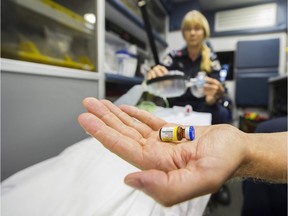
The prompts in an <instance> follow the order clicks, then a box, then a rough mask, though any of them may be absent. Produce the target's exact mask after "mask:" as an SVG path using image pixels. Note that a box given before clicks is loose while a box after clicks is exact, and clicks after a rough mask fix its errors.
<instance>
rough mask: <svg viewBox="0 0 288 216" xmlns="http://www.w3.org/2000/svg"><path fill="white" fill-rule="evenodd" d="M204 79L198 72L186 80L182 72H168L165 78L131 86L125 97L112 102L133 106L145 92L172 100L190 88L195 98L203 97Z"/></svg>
mask: <svg viewBox="0 0 288 216" xmlns="http://www.w3.org/2000/svg"><path fill="white" fill-rule="evenodd" d="M205 77H206V73H205V72H198V74H197V76H196V77H195V78H190V79H187V77H186V76H185V75H184V73H183V72H182V71H177V70H174V71H169V72H168V74H166V75H165V76H161V77H157V78H154V79H151V80H148V81H147V82H143V83H142V84H141V85H135V86H133V87H132V88H131V89H130V90H129V91H128V92H127V93H126V94H125V95H123V96H121V97H120V98H118V99H117V100H116V101H114V104H115V105H117V106H118V105H121V104H126V105H132V106H135V105H136V104H137V103H138V101H139V99H140V98H141V96H142V94H143V93H144V92H146V91H147V92H149V93H150V94H153V95H155V96H159V97H162V98H172V97H179V96H181V95H183V94H185V92H186V89H187V88H190V91H191V93H192V94H193V95H194V96H195V97H198V98H200V97H204V95H205V94H204V84H205Z"/></svg>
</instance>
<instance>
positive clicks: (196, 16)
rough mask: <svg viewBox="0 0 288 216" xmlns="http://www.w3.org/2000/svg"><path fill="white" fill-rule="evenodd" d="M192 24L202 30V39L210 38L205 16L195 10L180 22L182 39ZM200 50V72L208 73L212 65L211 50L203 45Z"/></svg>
mask: <svg viewBox="0 0 288 216" xmlns="http://www.w3.org/2000/svg"><path fill="white" fill-rule="evenodd" d="M192 24H197V25H199V26H200V27H201V28H202V29H203V31H204V39H207V38H208V37H210V27H209V23H208V21H207V19H206V18H205V16H204V15H203V14H202V13H200V12H199V11H197V10H192V11H189V12H188V13H187V14H186V15H185V16H184V18H183V20H182V24H181V30H182V35H183V37H184V31H185V29H186V28H187V26H191V25H192ZM201 50H202V51H201V56H202V60H201V65H200V67H201V70H202V71H206V72H207V73H210V72H211V64H212V63H211V59H210V53H211V50H210V48H209V47H208V46H207V45H206V44H205V43H203V44H202V48H201Z"/></svg>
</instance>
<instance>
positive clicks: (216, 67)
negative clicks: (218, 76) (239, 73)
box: [211, 60, 221, 71]
mask: <svg viewBox="0 0 288 216" xmlns="http://www.w3.org/2000/svg"><path fill="white" fill-rule="evenodd" d="M211 67H212V69H213V70H215V71H219V70H220V69H221V65H220V62H219V60H214V61H212V64H211Z"/></svg>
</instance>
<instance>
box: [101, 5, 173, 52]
mask: <svg viewBox="0 0 288 216" xmlns="http://www.w3.org/2000/svg"><path fill="white" fill-rule="evenodd" d="M107 2H108V5H106V10H107V11H106V16H107V17H108V19H110V20H113V21H114V22H115V23H117V24H118V25H120V26H122V27H124V28H126V29H128V28H129V30H133V32H137V35H138V37H139V38H142V39H144V38H146V32H145V26H144V22H143V21H142V19H141V18H140V17H137V16H136V15H134V14H133V13H132V12H131V11H130V10H129V9H128V8H127V7H125V5H123V4H122V3H121V2H120V1H119V0H108V1H107ZM109 5H110V6H112V7H109ZM113 9H114V11H113ZM117 12H119V13H120V14H121V15H122V16H124V17H126V20H125V19H123V18H121V17H119V19H118V18H115V17H116V16H117ZM127 20H129V21H130V23H131V24H134V25H136V26H137V27H138V28H140V30H141V31H137V29H133V26H131V24H129V23H127ZM153 36H154V38H155V41H156V43H157V44H158V45H160V46H161V47H162V48H166V47H168V43H167V42H166V41H165V40H164V39H163V37H161V36H160V35H159V34H158V33H157V32H155V31H153ZM146 40H147V39H146Z"/></svg>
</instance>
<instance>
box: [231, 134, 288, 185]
mask: <svg viewBox="0 0 288 216" xmlns="http://www.w3.org/2000/svg"><path fill="white" fill-rule="evenodd" d="M245 145H246V146H247V154H246V157H245V161H244V163H243V164H242V166H241V167H240V168H239V169H238V171H237V172H236V174H235V175H236V176H240V177H253V178H258V179H263V180H266V181H271V182H279V183H280V182H283V183H285V182H287V133H286V132H282V133H265V134H264V133H261V134H260V133H259V134H247V136H246V141H245Z"/></svg>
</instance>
